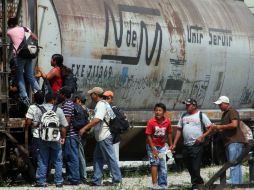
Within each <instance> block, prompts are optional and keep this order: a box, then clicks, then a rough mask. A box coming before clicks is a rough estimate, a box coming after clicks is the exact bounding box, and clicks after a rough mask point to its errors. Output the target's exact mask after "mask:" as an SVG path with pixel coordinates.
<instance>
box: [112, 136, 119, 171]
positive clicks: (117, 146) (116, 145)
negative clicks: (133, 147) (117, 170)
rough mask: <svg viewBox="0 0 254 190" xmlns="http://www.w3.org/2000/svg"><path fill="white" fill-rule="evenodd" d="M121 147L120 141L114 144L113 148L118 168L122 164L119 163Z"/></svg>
mask: <svg viewBox="0 0 254 190" xmlns="http://www.w3.org/2000/svg"><path fill="white" fill-rule="evenodd" d="M119 146H120V141H119V142H117V143H115V144H113V148H114V151H115V154H116V161H117V164H118V166H119V164H120V162H119Z"/></svg>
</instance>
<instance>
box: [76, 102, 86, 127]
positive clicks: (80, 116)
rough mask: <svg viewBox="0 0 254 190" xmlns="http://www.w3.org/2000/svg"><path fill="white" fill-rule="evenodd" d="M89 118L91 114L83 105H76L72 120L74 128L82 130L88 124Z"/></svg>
mask: <svg viewBox="0 0 254 190" xmlns="http://www.w3.org/2000/svg"><path fill="white" fill-rule="evenodd" d="M88 117H89V114H88V113H87V111H86V110H85V109H84V108H83V107H82V106H81V105H78V104H75V103H74V117H73V120H72V126H73V128H75V129H77V130H80V129H81V128H82V127H84V126H85V125H86V124H88V122H89V120H88Z"/></svg>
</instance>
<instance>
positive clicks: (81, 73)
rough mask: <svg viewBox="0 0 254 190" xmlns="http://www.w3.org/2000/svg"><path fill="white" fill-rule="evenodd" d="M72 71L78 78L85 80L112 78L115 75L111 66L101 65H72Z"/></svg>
mask: <svg viewBox="0 0 254 190" xmlns="http://www.w3.org/2000/svg"><path fill="white" fill-rule="evenodd" d="M72 71H73V73H74V75H75V76H76V77H81V78H83V77H85V78H93V77H96V78H98V79H100V78H104V79H105V78H110V77H111V76H112V75H113V68H112V67H111V66H101V65H79V64H72Z"/></svg>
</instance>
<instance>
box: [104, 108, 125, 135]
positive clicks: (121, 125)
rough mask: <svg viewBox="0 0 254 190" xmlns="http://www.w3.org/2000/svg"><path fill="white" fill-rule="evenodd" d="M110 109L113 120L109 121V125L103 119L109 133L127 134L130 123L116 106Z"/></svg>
mask: <svg viewBox="0 0 254 190" xmlns="http://www.w3.org/2000/svg"><path fill="white" fill-rule="evenodd" d="M111 108H112V110H113V112H114V114H115V116H116V117H115V118H114V119H110V121H109V123H107V122H106V121H105V119H104V122H105V123H106V124H107V125H108V126H109V129H110V132H111V133H112V134H123V133H125V132H127V131H128V129H129V128H130V123H129V121H128V120H127V118H126V116H125V115H124V113H123V111H121V110H120V109H119V108H117V107H116V106H112V107H111Z"/></svg>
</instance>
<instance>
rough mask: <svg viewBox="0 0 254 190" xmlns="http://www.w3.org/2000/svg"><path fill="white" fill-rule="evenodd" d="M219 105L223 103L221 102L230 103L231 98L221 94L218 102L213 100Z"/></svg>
mask: <svg viewBox="0 0 254 190" xmlns="http://www.w3.org/2000/svg"><path fill="white" fill-rule="evenodd" d="M213 103H215V104H217V105H219V104H221V103H227V104H229V98H228V97H227V96H221V97H219V99H218V100H217V101H216V102H213Z"/></svg>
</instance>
